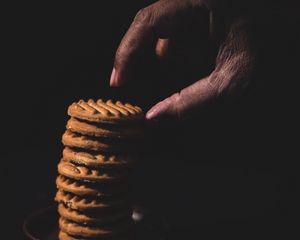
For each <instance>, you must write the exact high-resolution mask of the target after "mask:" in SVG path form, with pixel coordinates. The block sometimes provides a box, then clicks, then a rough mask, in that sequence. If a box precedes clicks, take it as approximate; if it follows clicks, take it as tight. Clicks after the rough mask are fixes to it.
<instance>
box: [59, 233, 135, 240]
mask: <svg viewBox="0 0 300 240" xmlns="http://www.w3.org/2000/svg"><path fill="white" fill-rule="evenodd" d="M58 239H59V240H133V237H132V236H129V235H128V236H112V237H104V238H82V237H76V236H71V235H69V234H67V233H65V232H63V231H60V232H59V234H58Z"/></svg>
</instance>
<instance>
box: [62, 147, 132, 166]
mask: <svg viewBox="0 0 300 240" xmlns="http://www.w3.org/2000/svg"><path fill="white" fill-rule="evenodd" d="M63 159H65V160H66V161H72V162H76V163H78V164H83V165H86V166H88V167H128V166H131V165H132V164H133V163H135V162H136V159H137V155H133V154H126V153H123V154H113V153H93V154H92V153H88V152H84V151H81V150H78V149H76V150H75V149H72V148H69V147H65V149H64V150H63Z"/></svg>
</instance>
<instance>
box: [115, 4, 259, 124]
mask: <svg viewBox="0 0 300 240" xmlns="http://www.w3.org/2000/svg"><path fill="white" fill-rule="evenodd" d="M212 1H213V0H211V1H209V0H206V1H205V0H184V1H183V0H161V1H158V2H156V3H154V4H152V5H150V6H148V7H146V8H144V9H142V10H141V11H139V12H138V14H137V15H136V17H135V19H134V21H133V23H132V24H131V26H130V28H129V30H128V31H127V33H126V35H125V36H124V38H123V40H122V42H121V44H120V46H119V48H118V50H117V52H116V57H115V63H114V69H113V71H112V75H111V79H110V85H111V86H121V85H123V84H125V83H126V81H128V76H129V73H130V72H131V71H134V68H135V67H136V65H137V62H138V61H139V59H140V58H141V53H142V52H143V50H144V49H146V48H150V47H151V46H153V43H157V47H156V50H157V53H158V54H160V55H164V54H165V52H166V51H165V49H168V41H167V40H159V41H158V39H160V38H164V39H166V38H172V34H174V33H175V32H176V31H177V29H178V28H180V27H182V26H184V25H185V24H187V23H189V22H190V21H193V19H194V17H195V16H197V15H199V14H203V9H204V8H210V7H211V4H210V3H211V2H212ZM217 2H218V1H215V2H214V4H215V5H216V4H217ZM212 10H213V9H212ZM222 14H223V15H225V16H226V12H225V13H222ZM244 25H245V22H244V21H241V20H240V19H238V20H233V21H231V22H230V24H229V28H228V30H226V31H225V30H224V31H225V37H224V40H223V41H221V42H220V43H219V45H218V53H217V56H216V59H215V68H214V70H213V71H212V72H211V73H210V74H209V75H208V76H206V77H204V78H202V79H199V80H198V81H196V82H195V83H193V84H192V85H190V86H188V87H186V88H184V89H182V90H181V91H180V92H178V93H175V94H173V95H172V96H170V97H168V98H166V99H164V100H163V101H161V102H159V103H157V104H156V105H155V106H153V107H152V108H151V109H150V110H149V111H148V112H147V114H146V118H147V119H160V118H172V119H178V120H180V119H183V118H185V117H188V116H189V115H190V114H191V113H193V112H195V111H197V110H199V109H200V108H201V107H202V106H204V105H206V104H208V103H209V102H212V101H215V100H217V99H218V98H219V97H220V96H234V95H235V94H238V93H240V92H241V91H242V90H243V89H244V88H245V87H246V86H247V84H248V83H249V80H250V77H249V76H250V74H251V71H252V67H253V61H254V55H253V53H252V50H251V48H250V43H249V34H248V32H247V30H246V28H244Z"/></svg>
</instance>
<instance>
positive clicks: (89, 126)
mask: <svg viewBox="0 0 300 240" xmlns="http://www.w3.org/2000/svg"><path fill="white" fill-rule="evenodd" d="M66 128H67V129H69V130H71V131H72V132H76V133H80V134H83V135H89V136H96V137H107V138H124V139H125V138H126V139H128V138H141V137H142V133H143V129H142V126H141V125H128V126H127V125H126V126H123V125H121V126H120V125H116V124H114V125H112V124H103V123H94V122H88V121H86V120H80V119H77V118H74V117H71V119H70V120H69V121H68V122H67V126H66Z"/></svg>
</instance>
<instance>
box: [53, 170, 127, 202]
mask: <svg viewBox="0 0 300 240" xmlns="http://www.w3.org/2000/svg"><path fill="white" fill-rule="evenodd" d="M56 186H57V188H58V189H61V190H63V191H65V192H69V193H73V194H75V195H79V196H86V195H88V196H97V197H101V196H103V197H110V196H112V195H114V196H118V195H121V194H123V193H124V192H125V191H128V182H127V181H122V182H112V183H107V182H105V183H99V182H97V183H94V182H83V181H77V180H74V179H71V178H68V177H65V176H63V175H59V176H58V177H57V178H56Z"/></svg>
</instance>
